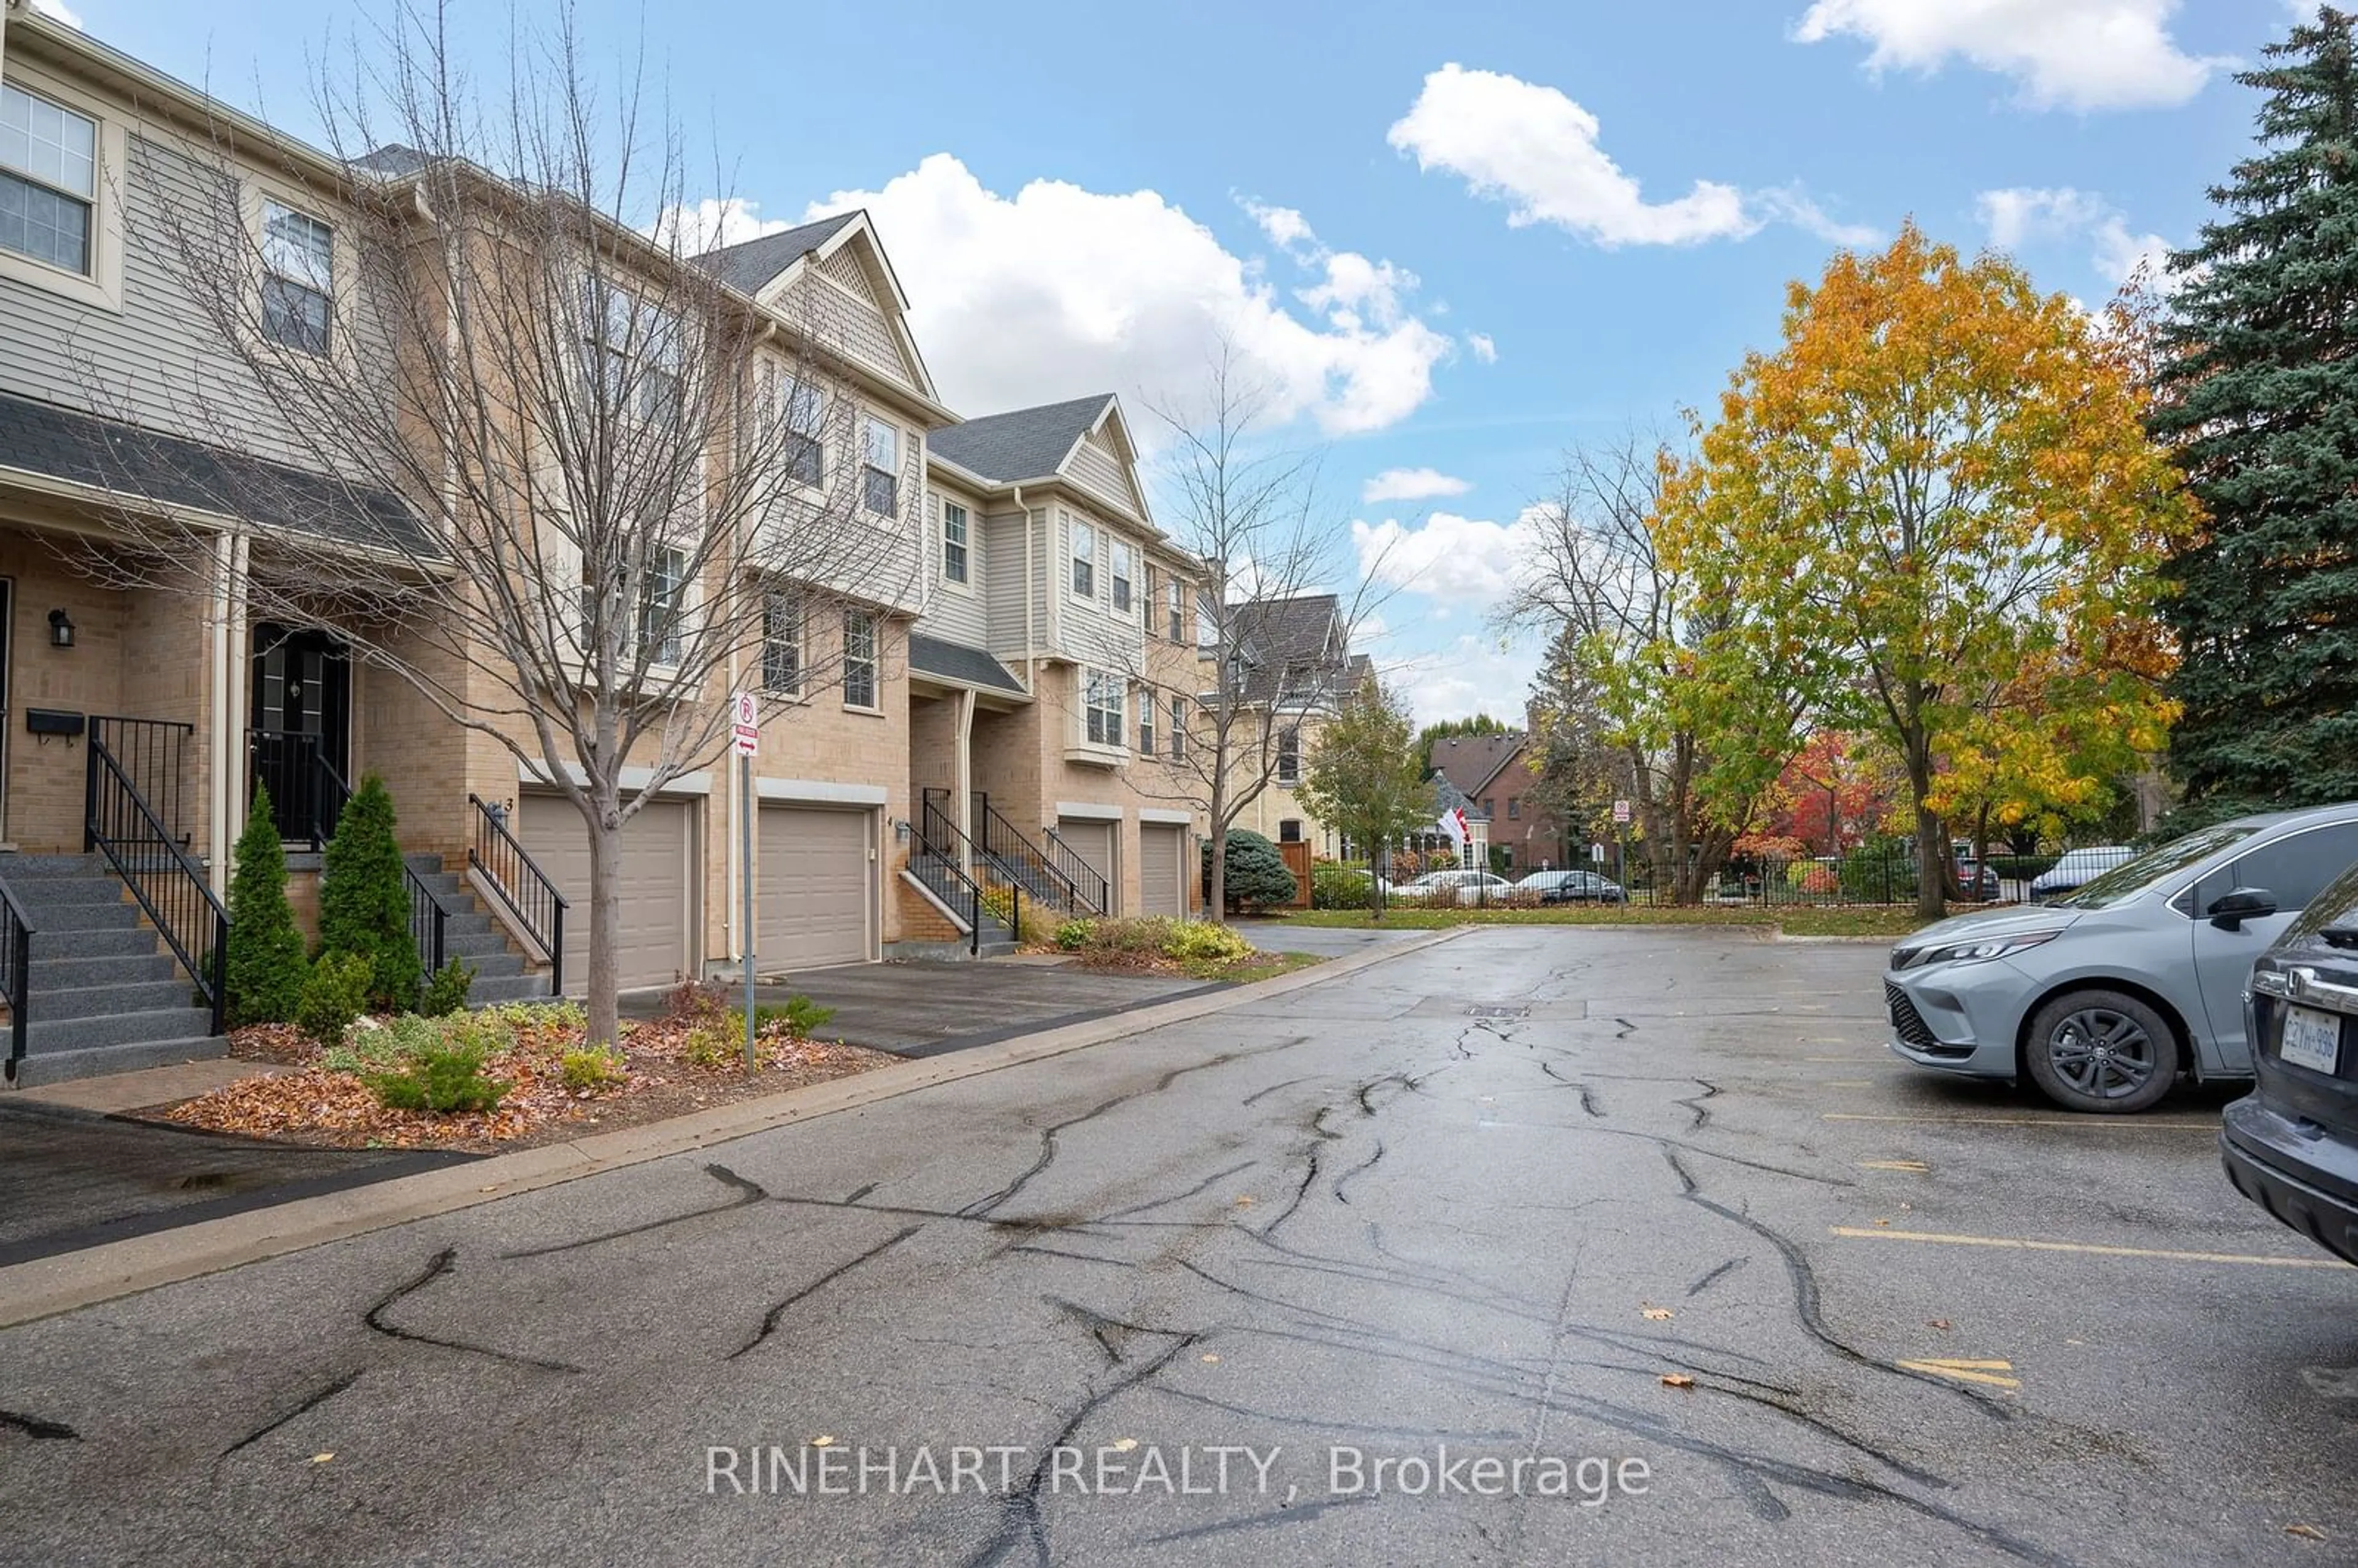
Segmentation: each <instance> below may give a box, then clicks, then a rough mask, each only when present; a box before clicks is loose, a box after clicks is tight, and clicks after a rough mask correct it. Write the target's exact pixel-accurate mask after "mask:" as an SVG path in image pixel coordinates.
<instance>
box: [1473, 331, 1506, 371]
mask: <svg viewBox="0 0 2358 1568" xmlns="http://www.w3.org/2000/svg"><path fill="white" fill-rule="evenodd" d="M1466 347H1467V348H1469V349H1471V350H1473V351H1474V357H1475V358H1476V359H1477V360H1480V361H1481V362H1483V363H1484V364H1486V365H1494V364H1497V363H1498V344H1497V343H1495V342H1493V341H1491V340H1490V334H1489V333H1487V332H1468V333H1466Z"/></svg>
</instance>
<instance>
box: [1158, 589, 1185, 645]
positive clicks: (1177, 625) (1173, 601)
mask: <svg viewBox="0 0 2358 1568" xmlns="http://www.w3.org/2000/svg"><path fill="white" fill-rule="evenodd" d="M1163 597H1164V600H1165V601H1166V603H1167V604H1168V605H1169V608H1170V615H1171V640H1172V641H1173V642H1174V643H1184V642H1185V641H1186V640H1187V637H1186V630H1187V611H1186V600H1187V585H1186V584H1184V583H1183V582H1181V581H1180V580H1179V579H1177V578H1175V577H1174V578H1173V579H1171V580H1170V581H1169V582H1167V583H1164V584H1163Z"/></svg>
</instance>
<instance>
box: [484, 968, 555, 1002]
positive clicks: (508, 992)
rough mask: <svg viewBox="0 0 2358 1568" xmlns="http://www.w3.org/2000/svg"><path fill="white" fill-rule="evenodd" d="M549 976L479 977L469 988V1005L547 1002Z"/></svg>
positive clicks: (542, 974) (543, 974)
mask: <svg viewBox="0 0 2358 1568" xmlns="http://www.w3.org/2000/svg"><path fill="white" fill-rule="evenodd" d="M547 1000H550V998H549V994H548V976H547V974H546V973H545V972H544V973H541V974H537V975H478V976H476V977H475V983H474V984H473V985H471V986H470V987H468V988H467V1004H468V1005H469V1006H470V1007H483V1006H486V1005H488V1004H490V1003H492V1002H495V1001H547Z"/></svg>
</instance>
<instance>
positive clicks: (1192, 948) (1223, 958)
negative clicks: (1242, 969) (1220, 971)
mask: <svg viewBox="0 0 2358 1568" xmlns="http://www.w3.org/2000/svg"><path fill="white" fill-rule="evenodd" d="M1163 953H1164V955H1165V956H1167V957H1173V958H1188V959H1197V960H1202V961H1206V962H1210V963H1215V964H1233V963H1237V962H1238V961H1240V960H1242V959H1245V958H1249V957H1252V954H1253V945H1252V944H1251V943H1249V942H1248V941H1246V940H1245V939H1244V938H1243V937H1242V936H1240V935H1238V934H1237V933H1236V932H1234V931H1231V930H1229V929H1228V927H1227V926H1225V925H1214V924H1213V923H1212V922H1210V921H1208V920H1180V921H1174V922H1173V923H1172V924H1171V928H1170V930H1169V931H1168V932H1167V933H1166V934H1165V935H1164V936H1163Z"/></svg>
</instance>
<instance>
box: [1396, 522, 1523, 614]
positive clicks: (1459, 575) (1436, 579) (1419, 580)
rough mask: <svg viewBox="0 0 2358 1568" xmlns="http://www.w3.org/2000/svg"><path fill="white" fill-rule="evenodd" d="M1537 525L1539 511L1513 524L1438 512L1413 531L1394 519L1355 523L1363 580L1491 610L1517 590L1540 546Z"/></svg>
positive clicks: (1412, 528)
mask: <svg viewBox="0 0 2358 1568" xmlns="http://www.w3.org/2000/svg"><path fill="white" fill-rule="evenodd" d="M1537 524H1538V513H1537V509H1536V508H1530V509H1526V510H1525V511H1524V513H1523V514H1522V515H1520V516H1519V517H1517V518H1516V519H1515V520H1514V521H1513V522H1511V523H1492V522H1486V521H1482V520H1479V519H1476V518H1472V517H1460V516H1458V515H1457V514H1455V513H1453V512H1436V513H1434V514H1433V515H1432V516H1430V517H1428V518H1426V519H1425V520H1424V522H1423V524H1422V525H1420V526H1417V527H1408V526H1406V525H1404V524H1401V523H1400V522H1399V521H1397V520H1396V519H1393V518H1390V517H1387V518H1385V519H1384V520H1383V521H1382V522H1381V523H1376V524H1369V523H1367V522H1365V521H1359V520H1355V521H1354V522H1353V523H1352V524H1351V546H1352V548H1353V549H1354V550H1356V551H1357V553H1358V557H1359V572H1360V575H1361V576H1362V577H1366V578H1370V579H1374V580H1375V581H1376V582H1378V583H1380V584H1381V585H1383V586H1384V587H1386V588H1390V589H1401V590H1404V591H1407V592H1412V593H1418V594H1422V595H1423V596H1425V597H1426V598H1428V599H1433V600H1441V601H1444V602H1456V603H1461V604H1474V605H1479V606H1483V607H1487V606H1489V605H1492V604H1496V603H1497V602H1498V600H1501V599H1504V598H1505V597H1506V595H1507V592H1508V590H1509V589H1511V588H1512V587H1513V586H1514V580H1515V570H1516V566H1517V563H1518V562H1519V561H1520V560H1521V559H1522V557H1523V556H1524V554H1525V553H1526V552H1527V551H1528V550H1530V549H1531V546H1533V545H1534V544H1535V543H1536V542H1537Z"/></svg>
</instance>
